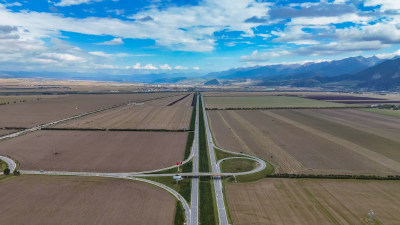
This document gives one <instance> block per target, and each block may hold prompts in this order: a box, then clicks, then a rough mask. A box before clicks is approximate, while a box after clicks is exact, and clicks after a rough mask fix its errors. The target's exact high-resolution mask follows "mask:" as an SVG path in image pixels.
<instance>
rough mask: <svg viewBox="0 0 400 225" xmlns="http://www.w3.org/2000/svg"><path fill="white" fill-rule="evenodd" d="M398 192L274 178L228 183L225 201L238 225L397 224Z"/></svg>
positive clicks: (361, 184)
mask: <svg viewBox="0 0 400 225" xmlns="http://www.w3.org/2000/svg"><path fill="white" fill-rule="evenodd" d="M399 189H400V182H398V181H357V180H318V179H277V178H273V179H263V180H261V181H258V182H253V183H247V184H228V185H227V186H226V196H227V202H228V205H229V209H230V214H231V217H232V220H233V224H239V225H240V224H243V225H245V224H246V225H247V224H252V225H256V224H260V225H261V224H276V225H280V224H299V225H302V224H304V225H308V224H322V225H324V224H327V225H328V224H341V225H342V224H398V223H399V222H400V220H399V217H398V215H399V214H400V207H399V206H400V192H398V190H399ZM371 209H373V210H374V213H375V216H374V221H373V222H372V223H369V222H368V213H369V211H370V210H371Z"/></svg>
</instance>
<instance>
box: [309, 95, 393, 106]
mask: <svg viewBox="0 0 400 225" xmlns="http://www.w3.org/2000/svg"><path fill="white" fill-rule="evenodd" d="M378 97H379V98H377V97H373V96H360V95H343V94H342V95H328V94H322V95H312V94H310V95H305V98H308V99H314V100H321V101H328V102H336V103H344V104H358V105H368V104H389V103H400V99H397V100H396V99H395V98H393V99H385V98H384V96H378Z"/></svg>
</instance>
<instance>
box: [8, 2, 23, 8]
mask: <svg viewBox="0 0 400 225" xmlns="http://www.w3.org/2000/svg"><path fill="white" fill-rule="evenodd" d="M4 5H5V6H6V7H13V6H22V4H21V3H19V2H13V3H6V4H4Z"/></svg>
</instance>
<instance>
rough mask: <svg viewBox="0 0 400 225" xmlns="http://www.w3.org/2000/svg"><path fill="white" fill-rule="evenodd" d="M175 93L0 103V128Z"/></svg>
mask: <svg viewBox="0 0 400 225" xmlns="http://www.w3.org/2000/svg"><path fill="white" fill-rule="evenodd" d="M172 95H177V94H176V93H145V94H107V95H102V94H98V95H59V96H57V97H52V98H43V99H42V100H40V101H31V102H24V103H20V104H7V105H0V127H33V126H35V125H39V124H43V123H46V122H51V121H56V120H59V119H64V118H67V117H70V116H73V115H77V114H81V113H85V112H89V111H92V110H95V109H101V108H104V107H109V106H113V105H117V104H121V103H127V102H130V101H143V100H149V99H153V98H160V97H166V96H172Z"/></svg>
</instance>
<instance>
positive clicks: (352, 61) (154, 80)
mask: <svg viewBox="0 0 400 225" xmlns="http://www.w3.org/2000/svg"><path fill="white" fill-rule="evenodd" d="M0 78H51V79H72V80H97V81H116V82H136V83H150V84H159V83H170V84H171V83H175V84H190V83H192V84H198V83H203V84H205V85H216V86H218V85H230V84H237V83H241V82H243V81H246V84H249V82H247V81H248V80H250V81H251V82H250V83H251V84H252V85H258V86H292V87H321V88H327V89H351V90H355V89H357V90H359V89H364V90H379V91H399V90H400V58H399V57H395V58H393V59H390V60H383V59H380V58H378V57H362V56H358V57H350V58H345V59H341V60H333V61H324V62H309V63H305V64H276V65H266V66H255V67H242V68H235V69H230V70H226V71H221V72H213V73H209V74H206V75H201V74H193V73H191V74H185V73H174V74H171V73H154V74H145V75H138V74H125V75H120V74H105V73H104V74H103V73H68V72H26V71H11V72H10V71H0Z"/></svg>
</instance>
